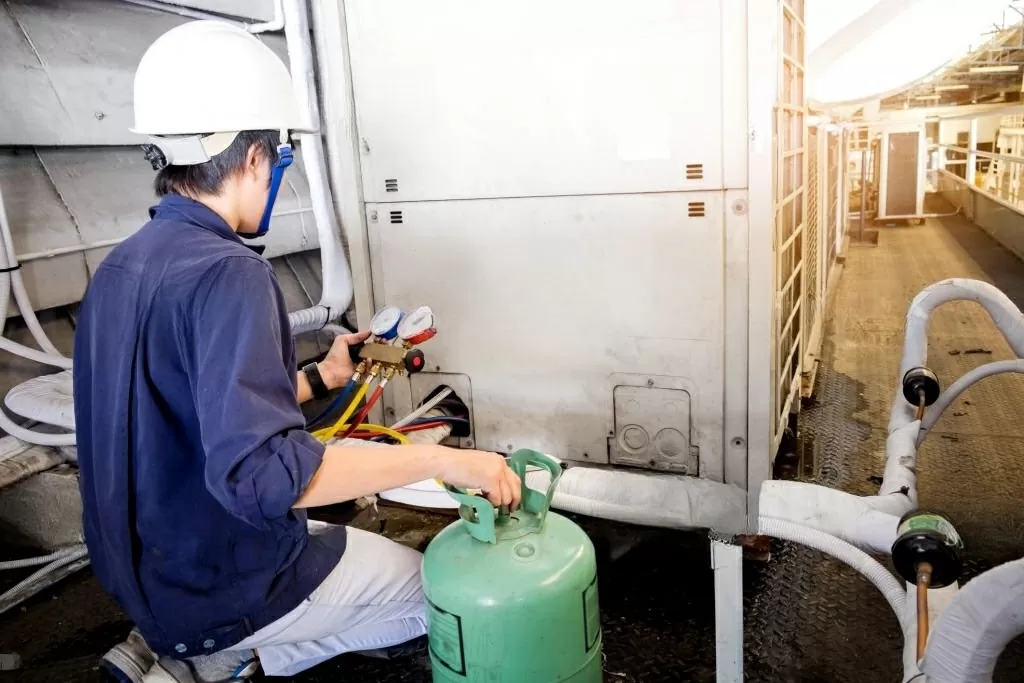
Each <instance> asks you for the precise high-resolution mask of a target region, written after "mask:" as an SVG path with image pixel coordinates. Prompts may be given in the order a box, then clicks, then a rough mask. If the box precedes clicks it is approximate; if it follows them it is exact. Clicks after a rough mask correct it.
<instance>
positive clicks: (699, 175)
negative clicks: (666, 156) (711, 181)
mask: <svg viewBox="0 0 1024 683" xmlns="http://www.w3.org/2000/svg"><path fill="white" fill-rule="evenodd" d="M703 178H704V164H687V165H686V179H687V180H702V179H703Z"/></svg>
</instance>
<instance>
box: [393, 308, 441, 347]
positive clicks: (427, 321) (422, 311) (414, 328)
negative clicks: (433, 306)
mask: <svg viewBox="0 0 1024 683" xmlns="http://www.w3.org/2000/svg"><path fill="white" fill-rule="evenodd" d="M432 327H434V312H433V311H432V310H430V307H429V306H420V307H419V308H417V309H416V310H415V311H413V312H412V313H410V314H409V315H407V316H405V318H403V319H402V322H401V324H400V325H399V326H398V336H399V337H401V338H402V339H409V338H410V337H415V336H416V335H419V334H422V333H424V332H426V331H427V330H429V329H431V328H432Z"/></svg>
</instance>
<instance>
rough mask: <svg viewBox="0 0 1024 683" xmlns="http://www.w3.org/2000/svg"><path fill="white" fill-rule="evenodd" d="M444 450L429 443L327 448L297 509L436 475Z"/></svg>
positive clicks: (346, 498)
mask: <svg viewBox="0 0 1024 683" xmlns="http://www.w3.org/2000/svg"><path fill="white" fill-rule="evenodd" d="M443 452H444V449H443V448H442V447H440V446H435V445H429V444H411V445H406V446H393V447H390V448H373V449H370V448H359V447H353V448H345V447H342V446H328V447H327V451H326V452H325V453H324V458H323V462H322V463H321V464H320V468H319V469H318V470H317V471H316V474H314V475H313V479H312V481H310V483H309V486H307V487H306V490H305V492H304V493H303V494H302V496H301V497H300V498H299V499H298V500H297V501H296V502H295V507H297V508H309V507H318V506H321V505H332V504H334V503H342V502H344V501H347V500H354V499H356V498H359V497H361V496H369V495H373V494H376V493H378V492H380V491H386V490H388V489H393V488H397V487H399V486H406V485H408V484H412V483H415V482H417V481H423V480H424V479H433V478H435V477H438V476H440V473H441V463H440V461H441V459H442V454H443Z"/></svg>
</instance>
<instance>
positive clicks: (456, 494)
mask: <svg viewBox="0 0 1024 683" xmlns="http://www.w3.org/2000/svg"><path fill="white" fill-rule="evenodd" d="M530 465H533V466H536V467H540V468H542V469H545V470H547V471H548V473H549V474H550V475H551V482H550V483H549V484H548V488H547V491H538V490H536V489H531V488H530V487H528V486H527V485H526V469H527V467H529V466H530ZM508 466H509V467H510V468H511V469H512V471H513V472H515V473H516V474H517V475H519V479H520V480H521V481H522V502H521V503H520V506H519V509H518V510H516V511H515V512H510V511H509V510H508V508H506V507H502V508H501V509H496V508H495V507H494V506H493V505H491V502H490V501H489V500H487V499H486V498H484V497H483V496H476V495H473V494H470V493H468V492H467V491H465V490H464V489H460V488H457V487H455V486H452V485H450V484H447V483H446V484H445V485H444V487H445V489H446V490H447V491H448V493H449V494H450V495H451V497H452V498H454V499H455V500H456V501H458V503H459V517H460V518H461V519H462V522H463V524H464V526H465V527H466V530H467V531H469V534H470V536H472V537H473V538H475V539H476V540H478V541H482V542H484V543H497V542H498V538H499V537H500V538H517V537H519V536H525V535H527V534H532V533H537V532H539V531H540V530H541V529H542V528H543V527H544V519H545V518H546V517H547V514H548V510H549V509H550V508H551V498H552V497H553V496H554V495H555V487H557V486H558V480H559V479H561V477H562V466H561V464H560V463H559V462H558V461H557V460H555V459H554V458H552V457H551V456H549V455H545V454H543V453H540V452H538V451H533V450H529V449H526V448H523V449H520V450H518V451H516V452H515V453H513V454H512V455H511V456H510V457H509V460H508Z"/></svg>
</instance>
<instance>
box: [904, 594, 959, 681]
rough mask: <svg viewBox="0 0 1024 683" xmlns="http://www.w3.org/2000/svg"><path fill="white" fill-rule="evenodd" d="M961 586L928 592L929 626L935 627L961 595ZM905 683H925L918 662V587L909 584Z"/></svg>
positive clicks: (905, 622)
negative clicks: (941, 616) (940, 617)
mask: <svg viewBox="0 0 1024 683" xmlns="http://www.w3.org/2000/svg"><path fill="white" fill-rule="evenodd" d="M959 591H960V586H958V585H957V584H955V583H951V584H950V585H948V586H946V587H945V588H930V589H929V590H928V624H929V626H930V627H931V626H934V624H935V622H936V621H938V619H939V616H940V615H941V614H942V613H943V612H944V611H945V610H946V608H947V607H949V606H950V604H952V602H953V600H954V599H956V596H957V595H958V594H959ZM903 615H904V624H905V627H904V630H903V683H910V681H915V683H924V680H925V679H924V678H923V674H922V673H921V669H919V668H918V666H919V664H920V662H918V661H917V586H915V585H914V584H911V583H908V584H907V599H906V601H905V602H904V606H903Z"/></svg>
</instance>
